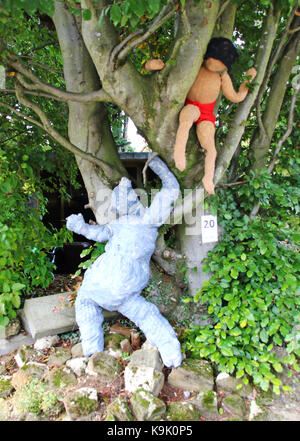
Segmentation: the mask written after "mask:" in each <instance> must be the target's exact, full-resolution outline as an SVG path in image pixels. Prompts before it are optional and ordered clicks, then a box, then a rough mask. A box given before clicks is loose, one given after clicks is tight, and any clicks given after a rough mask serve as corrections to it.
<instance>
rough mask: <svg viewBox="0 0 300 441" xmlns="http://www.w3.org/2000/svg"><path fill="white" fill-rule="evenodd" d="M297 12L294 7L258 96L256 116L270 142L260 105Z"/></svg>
mask: <svg viewBox="0 0 300 441" xmlns="http://www.w3.org/2000/svg"><path fill="white" fill-rule="evenodd" d="M295 10H296V7H294V10H293V12H292V14H291V15H290V17H289V18H288V21H287V23H286V27H285V31H284V33H283V34H282V37H281V39H280V41H279V43H278V45H277V48H276V49H275V53H274V55H273V57H272V58H271V60H270V62H269V65H268V68H267V73H266V75H265V78H264V81H263V83H262V85H261V87H260V89H259V93H258V96H257V103H256V116H257V121H258V125H259V128H260V130H261V132H262V133H263V135H264V137H265V138H266V139H268V140H269V141H270V137H269V134H268V132H267V130H266V128H265V125H264V123H263V121H262V116H261V108H260V105H261V101H262V97H263V94H264V92H265V90H266V88H267V85H268V82H269V79H270V76H271V73H272V70H273V67H274V65H275V63H276V62H277V60H278V58H279V56H280V54H281V51H282V49H283V47H284V45H285V43H286V38H287V37H288V34H289V33H290V32H289V30H290V27H291V24H292V21H293V19H294V15H295Z"/></svg>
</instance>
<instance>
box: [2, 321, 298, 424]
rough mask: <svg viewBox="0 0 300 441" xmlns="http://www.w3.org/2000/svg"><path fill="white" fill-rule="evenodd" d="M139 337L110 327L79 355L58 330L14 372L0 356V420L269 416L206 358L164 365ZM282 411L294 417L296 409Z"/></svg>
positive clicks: (28, 350) (21, 356) (23, 353)
mask: <svg viewBox="0 0 300 441" xmlns="http://www.w3.org/2000/svg"><path fill="white" fill-rule="evenodd" d="M138 339H139V335H138V333H137V332H136V331H134V330H129V329H128V328H124V327H123V329H122V326H118V325H116V326H114V327H111V332H110V333H109V334H107V335H106V336H105V350H104V351H103V352H99V353H96V354H94V355H92V356H91V357H84V356H83V353H82V348H81V343H78V344H76V345H73V346H71V347H64V346H63V345H62V341H61V340H60V338H59V336H58V335H54V336H47V337H43V338H40V339H38V340H36V342H35V343H34V344H33V345H30V346H24V347H22V348H19V349H18V350H16V351H15V353H14V362H15V365H16V369H10V370H9V369H7V366H6V364H5V363H4V362H3V361H1V357H0V421H1V420H58V421H60V420H69V421H70V420H71V421H74V420H91V421H93V420H96V421H97V420H98V421H103V420H105V421H199V420H226V419H227V420H270V419H271V420H272V415H271V416H270V414H268V413H267V410H266V406H264V405H262V403H267V404H268V405H269V407H272V406H271V405H272V399H271V398H270V395H269V396H268V395H265V397H264V400H265V401H263V400H258V399H257V397H256V391H255V390H253V388H252V387H251V386H250V385H245V384H244V383H243V382H241V380H238V379H236V378H235V377H232V376H230V375H228V374H226V373H219V374H218V375H217V376H215V375H214V372H213V368H212V365H211V364H210V363H209V362H208V361H206V360H196V359H191V358H185V360H184V361H183V363H182V364H181V366H180V367H178V368H177V369H172V370H168V369H166V368H165V367H164V366H163V363H162V361H161V358H160V355H159V352H158V350H157V348H156V347H153V346H151V345H150V344H149V343H148V342H147V341H146V342H145V343H144V344H143V345H142V347H141V348H140V349H136V350H134V348H135V347H136V346H137V344H138ZM115 384H118V385H119V389H116V390H117V393H116V394H114V395H113V398H107V396H106V395H105V393H102V391H103V390H105V387H106V388H107V390H111V389H112V385H115ZM103 388H104V389H103ZM166 388H167V389H168V391H169V394H167V393H166ZM170 391H171V392H170ZM170 393H172V397H171V396H170ZM166 397H167V399H166ZM179 397H180V398H179ZM171 398H172V399H171ZM284 411H285V412H286V413H285V415H286V414H289V415H291V414H292V413H293V412H294V413H293V418H295V417H296V418H297V411H296V410H295V408H293V409H292V413H291V410H288V409H284ZM273 415H274V412H273ZM274 419H275V420H276V418H274V416H273V420H274ZM278 419H280V418H278ZM299 420H300V415H299V418H298V421H299Z"/></svg>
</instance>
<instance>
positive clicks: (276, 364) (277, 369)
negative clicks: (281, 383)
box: [273, 362, 283, 372]
mask: <svg viewBox="0 0 300 441" xmlns="http://www.w3.org/2000/svg"><path fill="white" fill-rule="evenodd" d="M273 368H274V369H275V371H276V372H282V371H283V369H282V366H281V364H280V363H279V362H277V363H273Z"/></svg>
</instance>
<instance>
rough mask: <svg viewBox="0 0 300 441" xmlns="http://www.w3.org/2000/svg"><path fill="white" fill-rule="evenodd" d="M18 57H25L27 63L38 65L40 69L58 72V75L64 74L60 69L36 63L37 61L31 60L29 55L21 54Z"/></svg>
mask: <svg viewBox="0 0 300 441" xmlns="http://www.w3.org/2000/svg"><path fill="white" fill-rule="evenodd" d="M20 58H26V59H27V60H28V61H27V62H28V63H29V64H31V65H33V66H38V67H40V68H41V69H44V70H48V71H49V72H54V73H58V74H60V75H63V74H64V73H63V71H62V70H58V69H54V68H53V67H50V66H46V65H45V64H42V63H38V62H37V61H33V60H32V59H31V57H29V56H28V55H21V56H20Z"/></svg>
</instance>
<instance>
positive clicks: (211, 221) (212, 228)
mask: <svg viewBox="0 0 300 441" xmlns="http://www.w3.org/2000/svg"><path fill="white" fill-rule="evenodd" d="M201 230H202V243H209V242H218V223H217V216H201Z"/></svg>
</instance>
